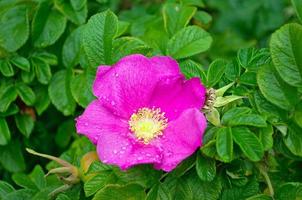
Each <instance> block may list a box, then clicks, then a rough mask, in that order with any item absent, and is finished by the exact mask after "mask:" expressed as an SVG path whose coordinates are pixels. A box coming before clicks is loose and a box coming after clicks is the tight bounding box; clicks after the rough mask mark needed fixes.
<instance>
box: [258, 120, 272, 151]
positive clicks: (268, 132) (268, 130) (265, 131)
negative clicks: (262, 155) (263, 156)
mask: <svg viewBox="0 0 302 200" xmlns="http://www.w3.org/2000/svg"><path fill="white" fill-rule="evenodd" d="M273 133H274V130H273V127H272V125H268V126H267V127H265V128H261V129H260V131H259V139H260V141H261V143H262V146H263V150H264V151H267V150H269V149H271V148H272V147H273V143H274V139H273Z"/></svg>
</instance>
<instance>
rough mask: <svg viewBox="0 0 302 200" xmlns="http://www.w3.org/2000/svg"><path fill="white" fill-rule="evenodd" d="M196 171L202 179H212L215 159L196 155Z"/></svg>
mask: <svg viewBox="0 0 302 200" xmlns="http://www.w3.org/2000/svg"><path fill="white" fill-rule="evenodd" d="M196 171H197V174H198V176H199V178H200V179H201V180H202V181H213V180H214V178H215V176H216V162H215V160H214V159H210V158H206V157H204V156H202V155H197V161H196Z"/></svg>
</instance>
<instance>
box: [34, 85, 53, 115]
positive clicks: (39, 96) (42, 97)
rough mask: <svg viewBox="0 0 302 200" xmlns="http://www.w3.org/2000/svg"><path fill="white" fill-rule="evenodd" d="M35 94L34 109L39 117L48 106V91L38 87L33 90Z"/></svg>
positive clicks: (43, 87) (44, 87)
mask: <svg viewBox="0 0 302 200" xmlns="http://www.w3.org/2000/svg"><path fill="white" fill-rule="evenodd" d="M34 91H35V94H36V102H35V105H34V106H35V109H36V111H37V113H38V115H41V114H42V113H43V112H44V111H45V110H46V109H47V108H48V106H49V104H50V99H49V96H48V90H47V87H46V86H43V85H38V86H37V87H35V88H34Z"/></svg>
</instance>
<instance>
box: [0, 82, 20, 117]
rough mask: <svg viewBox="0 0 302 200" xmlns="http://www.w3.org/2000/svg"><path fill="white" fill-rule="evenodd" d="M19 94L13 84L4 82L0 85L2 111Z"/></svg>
mask: <svg viewBox="0 0 302 200" xmlns="http://www.w3.org/2000/svg"><path fill="white" fill-rule="evenodd" d="M17 96H18V95H17V91H16V88H15V87H14V86H13V85H12V84H4V83H3V82H2V83H1V85H0V112H5V111H6V110H7V109H8V107H9V105H10V104H11V102H13V101H14V100H15V99H16V98H17Z"/></svg>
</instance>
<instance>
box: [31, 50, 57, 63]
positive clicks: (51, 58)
mask: <svg viewBox="0 0 302 200" xmlns="http://www.w3.org/2000/svg"><path fill="white" fill-rule="evenodd" d="M33 57H34V58H37V59H39V60H41V61H43V62H45V63H46V64H48V65H58V58H57V56H56V55H55V54H52V53H49V52H47V51H36V52H34V53H33Z"/></svg>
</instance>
